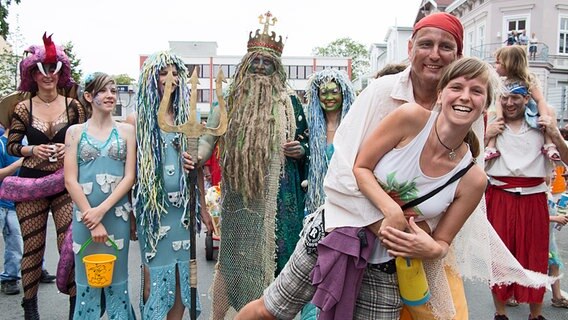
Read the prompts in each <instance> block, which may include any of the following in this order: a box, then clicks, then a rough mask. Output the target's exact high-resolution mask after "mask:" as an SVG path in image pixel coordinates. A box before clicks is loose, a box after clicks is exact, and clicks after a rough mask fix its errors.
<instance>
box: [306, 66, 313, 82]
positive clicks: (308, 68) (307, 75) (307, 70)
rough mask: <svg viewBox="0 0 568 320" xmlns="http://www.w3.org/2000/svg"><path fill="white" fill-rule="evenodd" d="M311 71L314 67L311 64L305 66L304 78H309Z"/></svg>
mask: <svg viewBox="0 0 568 320" xmlns="http://www.w3.org/2000/svg"><path fill="white" fill-rule="evenodd" d="M312 73H314V67H313V66H306V79H307V78H309V77H310V76H311V75H312Z"/></svg>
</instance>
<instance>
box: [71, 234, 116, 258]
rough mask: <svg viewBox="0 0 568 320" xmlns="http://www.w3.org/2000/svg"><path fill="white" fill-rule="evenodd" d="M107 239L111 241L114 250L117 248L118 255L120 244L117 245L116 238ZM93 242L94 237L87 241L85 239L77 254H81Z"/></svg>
mask: <svg viewBox="0 0 568 320" xmlns="http://www.w3.org/2000/svg"><path fill="white" fill-rule="evenodd" d="M107 240H108V241H109V242H110V244H111V245H112V247H113V248H114V250H116V255H117V256H118V246H117V245H116V242H114V240H112V239H111V238H107ZM91 242H93V238H89V239H88V240H87V241H85V243H83V245H82V246H81V249H79V252H77V255H80V254H81V252H83V250H84V249H85V248H86V247H87V246H88V245H90V244H91Z"/></svg>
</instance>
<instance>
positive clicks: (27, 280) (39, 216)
mask: <svg viewBox="0 0 568 320" xmlns="http://www.w3.org/2000/svg"><path fill="white" fill-rule="evenodd" d="M72 208H73V207H72V204H71V197H70V196H69V194H68V193H63V194H60V195H56V196H52V197H48V198H44V199H39V200H34V201H27V202H18V203H16V213H17V214H18V220H19V221H20V228H21V230H22V237H23V240H24V255H23V257H22V285H23V287H24V298H26V299H30V298H33V297H35V296H36V295H37V290H38V286H39V279H40V276H41V266H42V259H43V255H44V252H45V239H46V234H47V217H48V215H49V211H50V209H51V212H52V213H53V221H54V222H55V230H56V232H57V251H58V252H59V251H60V249H61V244H62V243H63V238H64V237H65V231H66V230H67V228H68V227H69V224H70V223H71V217H72V214H71V212H72ZM72 272H73V273H72V274H71V275H70V277H69V279H70V282H69V283H68V284H67V286H68V287H69V292H70V296H75V293H76V291H75V273H74V271H72Z"/></svg>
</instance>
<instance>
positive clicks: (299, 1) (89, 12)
mask: <svg viewBox="0 0 568 320" xmlns="http://www.w3.org/2000/svg"><path fill="white" fill-rule="evenodd" d="M383 3H388V6H386V7H385V6H383ZM420 3H421V0H395V1H386V0H382V1H378V0H342V1H339V0H328V1H320V0H197V1H196V0H158V1H155V0H154V1H151V0H92V1H84V0H21V2H20V4H14V1H12V5H11V6H10V8H9V15H8V22H9V23H10V32H11V33H13V34H15V35H19V36H18V37H13V38H12V41H10V40H11V38H8V41H9V42H10V44H11V45H12V46H13V47H14V48H16V50H18V52H19V53H20V54H21V53H22V52H23V50H24V49H25V48H27V47H28V46H29V45H31V44H41V43H42V40H41V37H42V35H43V33H44V32H47V33H48V35H49V34H50V33H53V37H52V39H53V41H54V42H55V43H56V44H63V43H66V42H68V41H71V42H72V43H73V44H74V50H73V51H74V53H75V55H76V56H77V57H78V58H79V59H81V65H80V68H81V70H82V71H83V74H86V73H91V72H95V71H102V72H106V73H109V74H114V75H117V74H124V73H125V74H128V75H130V76H131V77H132V78H135V79H137V78H138V71H139V67H140V66H139V56H140V55H141V54H151V53H153V52H156V51H160V50H167V49H168V41H216V42H217V46H218V48H217V54H218V55H244V54H245V53H246V43H247V41H248V35H249V32H250V31H254V30H256V29H258V28H261V25H260V24H259V23H258V16H259V15H260V14H262V13H265V12H266V11H268V10H270V12H271V13H272V14H273V16H275V17H276V18H277V19H278V22H277V23H276V25H275V26H274V27H273V28H272V29H271V30H273V31H275V32H276V33H277V34H278V35H282V38H283V39H285V46H284V53H283V54H284V55H285V56H309V55H311V52H312V49H313V48H314V47H318V46H320V47H321V46H326V45H327V44H329V43H330V42H332V41H334V40H336V39H339V38H343V37H350V38H351V39H353V40H354V41H356V42H358V43H361V44H363V45H365V46H366V47H369V46H370V45H371V44H372V43H380V42H383V41H384V38H385V35H386V33H387V31H388V29H389V28H390V27H392V26H395V25H398V26H403V27H411V26H412V24H413V22H414V19H415V17H416V13H417V10H418V7H419V5H420ZM371 4H372V6H373V7H370V5H371Z"/></svg>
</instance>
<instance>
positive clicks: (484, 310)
mask: <svg viewBox="0 0 568 320" xmlns="http://www.w3.org/2000/svg"><path fill="white" fill-rule="evenodd" d="M54 237H55V232H54V228H53V221H52V220H51V219H50V220H49V224H48V246H47V255H46V260H47V261H46V263H47V267H48V270H49V271H50V272H51V273H55V270H56V265H57V259H58V255H57V250H56V249H55V238H54ZM204 241H205V236H204V235H202V236H201V237H199V238H198V239H197V244H198V247H197V257H198V275H199V280H198V288H199V291H200V298H201V303H202V305H203V311H202V314H201V316H200V317H199V318H200V319H209V315H210V310H211V301H210V300H209V299H208V290H209V287H210V286H211V282H212V279H213V269H214V266H215V262H214V261H206V260H205V249H204ZM558 246H559V248H560V250H561V255H562V256H563V257H564V258H565V259H564V260H565V261H566V262H567V263H568V259H567V258H568V227H567V228H565V229H563V230H562V231H561V232H560V233H559V236H558ZM0 252H4V242H3V239H2V238H1V237H0ZM2 263H3V255H0V266H1V265H2ZM139 265H140V258H139V251H138V243H137V242H133V243H132V244H131V249H130V266H129V269H130V275H131V279H132V280H131V283H130V288H131V290H130V291H131V299H132V303H133V306H134V310H135V311H136V314H137V316H139V311H138V301H139V297H140V294H139V289H140V285H139V279H140V268H139ZM0 268H1V267H0ZM562 289H563V290H564V291H566V292H568V280H564V281H563V282H562ZM466 293H467V298H468V304H469V312H470V320H490V319H493V312H494V309H493V303H492V300H491V294H490V291H489V288H488V287H487V286H486V285H485V284H483V283H479V282H475V283H471V282H467V283H466ZM550 297H551V295H550V291H547V293H546V296H545V305H544V315H545V316H546V317H547V319H549V320H568V309H557V308H553V307H551V306H550ZM21 299H22V293H20V294H19V295H15V296H6V295H3V294H0V319H10V320H11V319H22V318H23V311H22V308H21V307H20V302H21ZM39 308H40V312H41V316H42V319H43V320H60V319H67V312H68V297H67V296H66V295H63V294H60V293H58V292H57V288H56V286H55V284H41V285H40V291H39ZM528 312H529V311H528V306H527V305H521V306H519V307H516V308H509V318H510V319H511V320H526V319H527V315H528ZM103 319H106V317H104V318H103ZM184 319H189V314H188V312H186V316H185V317H184Z"/></svg>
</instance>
